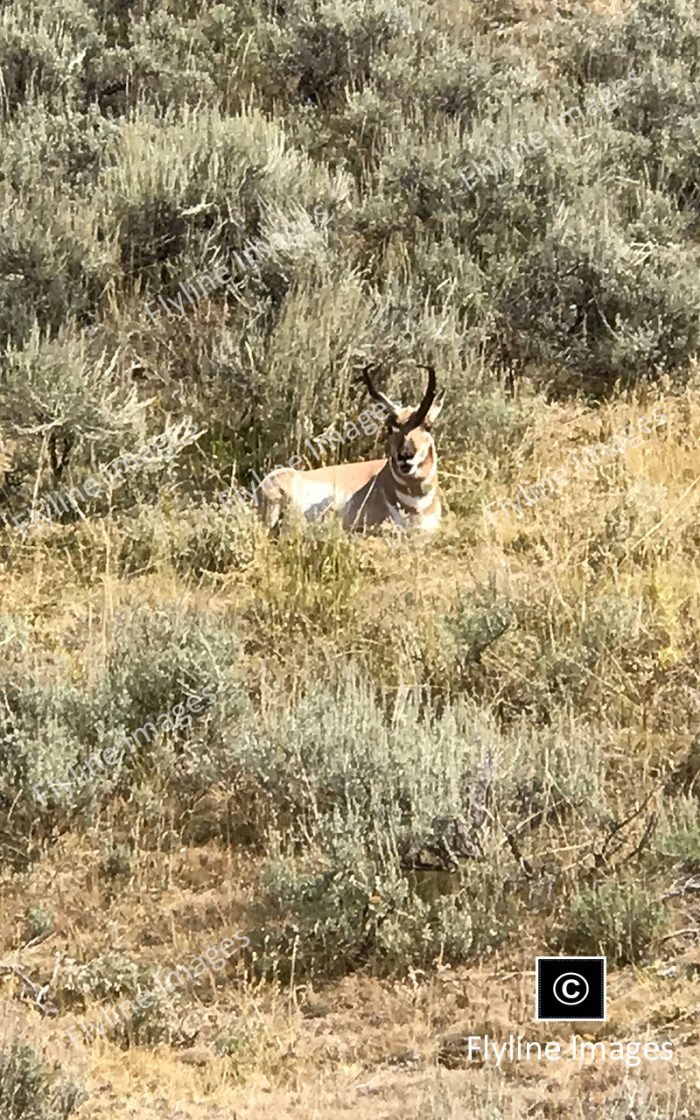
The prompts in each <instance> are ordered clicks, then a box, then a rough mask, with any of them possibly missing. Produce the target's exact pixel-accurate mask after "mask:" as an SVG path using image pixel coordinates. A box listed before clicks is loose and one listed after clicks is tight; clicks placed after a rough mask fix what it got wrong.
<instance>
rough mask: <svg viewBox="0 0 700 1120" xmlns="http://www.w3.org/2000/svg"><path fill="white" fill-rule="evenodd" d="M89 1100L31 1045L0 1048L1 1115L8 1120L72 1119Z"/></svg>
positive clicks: (14, 1043)
mask: <svg viewBox="0 0 700 1120" xmlns="http://www.w3.org/2000/svg"><path fill="white" fill-rule="evenodd" d="M86 1099H87V1095H86V1094H85V1093H83V1092H82V1091H81V1090H80V1089H78V1088H77V1086H75V1085H74V1084H72V1082H70V1081H68V1080H64V1079H62V1078H61V1077H60V1076H59V1067H58V1065H55V1066H53V1067H52V1066H50V1065H49V1064H48V1063H46V1062H45V1061H44V1060H43V1058H42V1057H41V1056H40V1055H39V1054H38V1053H37V1051H36V1050H34V1049H32V1047H31V1046H28V1045H26V1044H23V1043H20V1042H13V1043H11V1045H10V1046H9V1047H7V1046H6V1047H5V1048H4V1049H3V1050H0V1114H1V1115H2V1116H3V1117H5V1118H6V1120H68V1117H69V1116H72V1115H73V1114H74V1113H75V1112H76V1111H77V1109H78V1108H79V1107H80V1105H81V1104H82V1103H83V1101H84V1100H86Z"/></svg>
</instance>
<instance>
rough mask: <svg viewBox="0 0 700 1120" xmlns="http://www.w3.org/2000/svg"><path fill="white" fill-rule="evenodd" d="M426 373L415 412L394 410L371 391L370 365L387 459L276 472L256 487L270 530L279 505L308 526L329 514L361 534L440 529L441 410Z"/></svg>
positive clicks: (368, 382) (367, 372)
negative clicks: (434, 431) (436, 429)
mask: <svg viewBox="0 0 700 1120" xmlns="http://www.w3.org/2000/svg"><path fill="white" fill-rule="evenodd" d="M421 368H423V369H427V370H428V387H427V389H426V393H425V396H424V397H423V400H422V401H421V403H420V405H419V406H418V408H398V407H397V406H396V405H394V404H392V402H391V401H390V400H389V398H388V397H386V396H385V395H384V394H383V393H380V392H379V390H378V389H376V388H375V386H374V382H373V381H372V376H371V374H370V367H369V366H368V367H367V368H365V369H364V370H363V374H362V376H363V378H364V382H365V385H366V386H367V388H368V390H369V393H370V395H371V396H372V397H373V398H374V400H376V401H379V402H380V403H381V404H382V405H383V406H384V408H385V409H386V411H387V434H388V452H389V457H388V458H387V459H370V460H369V461H368V462H365V463H342V464H340V465H339V466H335V467H319V468H318V469H317V470H312V471H297V470H293V469H292V468H291V467H279V468H278V469H276V470H274V471H272V472H271V473H270V474H268V475H267V476H266V477H265V478H264V479H263V480H262V482H261V483H260V487H259V490H258V494H257V498H256V500H257V504H258V508H259V510H260V512H261V514H262V516H263V519H264V521H265V523H266V524H267V525H268V527H272V526H273V525H275V524H276V523H277V521H278V520H279V517H280V514H281V513H282V512H283V510H284V508H285V507H291V508H292V509H296V510H298V511H299V512H300V513H303V514H304V516H305V517H307V518H308V519H309V520H314V519H316V518H317V517H320V516H321V515H322V514H324V513H325V512H326V511H327V510H332V511H333V512H334V513H335V514H337V515H338V516H339V517H340V518H341V520H342V523H343V526H344V528H345V529H348V530H356V531H360V532H362V531H365V530H367V529H374V528H376V527H377V526H379V525H384V524H394V525H397V526H398V527H399V528H401V529H421V530H423V531H424V532H432V531H434V530H435V529H437V528H438V526H439V524H440V517H441V509H440V497H439V494H438V482H437V451H436V450H435V441H434V440H433V437H432V435H431V434H430V428H431V425H432V424H433V423H434V421H435V420H437V418H438V416H439V414H440V410H441V408H442V398H441V397H438V398H436V395H435V370H434V369H433V367H432V366H423V367H421Z"/></svg>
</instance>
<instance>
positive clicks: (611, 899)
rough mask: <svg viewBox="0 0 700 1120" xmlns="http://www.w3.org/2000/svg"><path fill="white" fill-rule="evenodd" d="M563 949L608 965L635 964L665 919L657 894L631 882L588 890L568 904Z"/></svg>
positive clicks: (606, 884)
mask: <svg viewBox="0 0 700 1120" xmlns="http://www.w3.org/2000/svg"><path fill="white" fill-rule="evenodd" d="M566 921H567V928H566V932H565V934H564V938H563V947H564V949H565V950H566V951H567V952H571V953H579V954H584V953H591V954H600V955H603V956H606V957H607V959H608V964H610V965H612V964H617V965H624V964H636V963H638V962H639V961H641V960H642V959H643V958H644V956H645V955H646V954H647V952H648V951H649V949H650V947H651V946H652V944H653V943H654V941H655V940H656V938H657V937H658V936H659V935H660V934H661V933H662V932H663V930H664V927H665V925H666V921H667V916H666V912H665V910H664V906H663V903H662V902H661V901H660V899H659V898H658V896H657V895H655V894H653V893H652V892H651V891H649V890H647V889H646V888H645V887H641V886H637V885H636V884H635V883H616V882H609V883H603V884H601V885H600V886H598V887H588V888H585V889H584V890H582V891H580V893H579V894H577V895H575V896H574V897H573V898H572V899H571V900H570V902H569V904H568V913H567V916H566Z"/></svg>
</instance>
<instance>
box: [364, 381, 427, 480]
mask: <svg viewBox="0 0 700 1120" xmlns="http://www.w3.org/2000/svg"><path fill="white" fill-rule="evenodd" d="M420 368H421V369H427V371H428V386H427V388H426V391H425V396H424V397H423V400H422V401H421V403H420V404H419V405H418V407H417V408H398V407H397V406H396V405H394V404H393V403H392V401H390V400H389V398H388V397H387V396H385V395H384V393H382V392H380V391H379V390H378V389H377V388H376V386H375V384H374V382H373V380H372V373H371V367H370V366H367V367H365V369H364V370H363V371H362V376H363V379H364V382H365V385H366V386H367V389H368V391H369V394H370V396H371V397H372V398H373V399H374V400H375V401H379V403H380V404H382V405H383V406H384V408H385V409H386V411H387V422H386V423H387V436H388V450H389V460H390V463H391V467H392V473H394V475H395V477H401V476H402V475H403V476H404V477H406V478H407V479H408V478H419V477H421V475H422V473H423V471H424V469H425V464H427V462H428V461H429V460H430V461H431V466H432V465H433V464H434V462H435V460H436V458H437V453H436V450H435V441H434V439H433V436H432V431H431V429H432V426H433V424H434V423H435V421H436V420H437V418H438V416H439V415H440V412H441V410H442V405H443V397H442V394H438V395H436V391H435V390H436V380H435V367H434V366H432V365H428V366H420Z"/></svg>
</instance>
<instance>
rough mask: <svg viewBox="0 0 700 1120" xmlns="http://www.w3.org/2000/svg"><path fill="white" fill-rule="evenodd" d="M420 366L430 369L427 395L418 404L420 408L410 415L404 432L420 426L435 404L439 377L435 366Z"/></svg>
mask: <svg viewBox="0 0 700 1120" xmlns="http://www.w3.org/2000/svg"><path fill="white" fill-rule="evenodd" d="M420 368H421V369H427V371H428V388H427V389H426V391H425V396H424V397H423V400H422V401H421V402H420V404H419V405H418V408H417V409H416V411H415V412H414V413H413V415H412V416H411V417H410V419H409V420H408V421H407V423H406V424H404V426H403V430H404V432H411V431H413V429H414V428H419V427H420V426H421V424H422V423H423V421H424V420H425V418H426V416H427V415H428V413H429V412H430V409H431V408H432V405H433V401H434V400H435V391H436V388H437V378H436V377H435V366H434V365H432V364H431V365H428V366H424V365H421V366H420Z"/></svg>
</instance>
